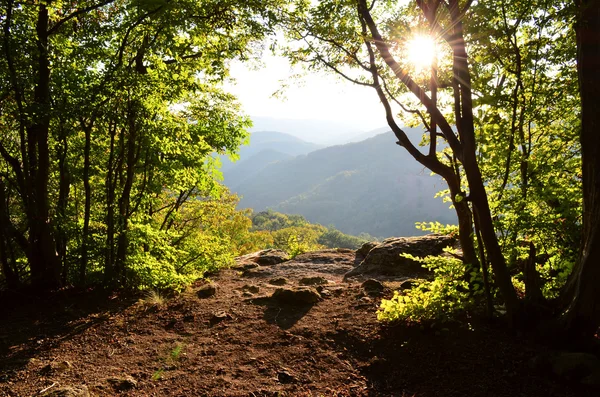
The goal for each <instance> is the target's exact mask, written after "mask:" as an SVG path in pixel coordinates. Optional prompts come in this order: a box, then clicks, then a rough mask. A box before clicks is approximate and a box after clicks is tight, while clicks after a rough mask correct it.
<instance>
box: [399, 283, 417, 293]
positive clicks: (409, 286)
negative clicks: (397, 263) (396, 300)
mask: <svg viewBox="0 0 600 397" xmlns="http://www.w3.org/2000/svg"><path fill="white" fill-rule="evenodd" d="M415 285H416V283H415V280H404V281H403V282H402V283H401V284H400V286H399V287H398V289H399V290H400V291H404V290H407V289H412V288H413V287H414V286H415Z"/></svg>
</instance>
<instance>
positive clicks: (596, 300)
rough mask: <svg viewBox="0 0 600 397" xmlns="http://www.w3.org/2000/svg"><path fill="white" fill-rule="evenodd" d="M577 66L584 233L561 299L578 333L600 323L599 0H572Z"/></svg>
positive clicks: (589, 332) (569, 326) (592, 330)
mask: <svg viewBox="0 0 600 397" xmlns="http://www.w3.org/2000/svg"><path fill="white" fill-rule="evenodd" d="M575 4H576V6H577V10H576V24H575V31H576V33H577V71H578V75H579V91H580V95H581V149H582V162H583V166H582V182H583V238H582V243H581V250H580V254H579V260H578V262H577V264H576V266H575V268H574V269H573V273H572V275H571V278H570V280H569V283H568V285H567V288H566V292H565V295H566V296H565V297H564V299H565V300H566V301H567V302H568V306H567V308H566V310H565V314H564V315H565V322H566V326H567V329H569V331H570V332H571V333H572V334H573V335H574V336H575V337H576V338H577V337H589V336H590V335H594V334H595V333H596V331H597V330H598V326H600V291H599V290H598V288H597V286H596V285H595V284H596V282H595V280H598V277H599V276H600V135H599V134H598V128H600V113H599V112H600V97H599V93H600V91H599V90H600V76H598V73H597V71H598V68H599V67H600V1H597V0H576V1H575Z"/></svg>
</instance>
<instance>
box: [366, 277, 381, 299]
mask: <svg viewBox="0 0 600 397" xmlns="http://www.w3.org/2000/svg"><path fill="white" fill-rule="evenodd" d="M361 288H362V289H363V290H364V291H365V293H366V294H367V295H371V296H379V295H381V294H382V293H383V291H385V286H384V285H383V284H381V283H380V282H379V281H377V280H373V279H369V280H367V281H365V282H364V283H362V284H361Z"/></svg>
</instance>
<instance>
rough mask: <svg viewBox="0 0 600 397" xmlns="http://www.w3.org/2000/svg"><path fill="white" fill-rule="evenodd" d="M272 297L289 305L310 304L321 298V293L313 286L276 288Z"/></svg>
mask: <svg viewBox="0 0 600 397" xmlns="http://www.w3.org/2000/svg"><path fill="white" fill-rule="evenodd" d="M272 298H273V299H275V300H277V301H279V302H281V303H287V304H290V305H312V304H315V303H317V302H319V301H320V300H321V295H320V294H319V293H318V292H317V291H316V290H315V289H313V288H307V287H304V288H302V287H301V288H295V289H288V288H277V290H275V292H274V293H273V295H272Z"/></svg>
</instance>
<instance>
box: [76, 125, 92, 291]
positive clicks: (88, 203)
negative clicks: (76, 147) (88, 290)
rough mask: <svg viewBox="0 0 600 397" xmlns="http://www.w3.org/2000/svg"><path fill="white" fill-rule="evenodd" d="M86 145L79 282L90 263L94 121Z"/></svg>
mask: <svg viewBox="0 0 600 397" xmlns="http://www.w3.org/2000/svg"><path fill="white" fill-rule="evenodd" d="M82 125H83V128H84V130H85V145H84V148H83V189H84V191H85V203H84V210H83V230H82V235H81V261H80V262H79V282H80V283H81V284H85V278H86V270H87V265H88V236H89V231H90V212H91V208H92V188H91V186H90V146H91V140H92V123H91V122H90V125H85V124H84V123H83V122H82Z"/></svg>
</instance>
